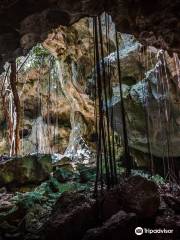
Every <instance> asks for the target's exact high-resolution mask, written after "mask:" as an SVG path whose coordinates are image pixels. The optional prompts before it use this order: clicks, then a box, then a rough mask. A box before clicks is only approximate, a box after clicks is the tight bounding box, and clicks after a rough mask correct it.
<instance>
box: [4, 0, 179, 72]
mask: <svg viewBox="0 0 180 240" xmlns="http://www.w3.org/2000/svg"><path fill="white" fill-rule="evenodd" d="M179 10H180V1H179V0H173V1H172V0H151V1H149V0H100V1H97V0H0V69H1V71H2V70H3V65H4V63H5V62H6V61H12V60H13V59H15V58H16V57H18V56H20V55H23V54H26V53H27V52H28V50H29V49H31V48H32V47H33V46H34V45H35V44H36V43H38V42H42V41H44V40H45V39H46V38H47V34H48V33H49V32H51V31H52V30H53V29H54V28H56V27H58V26H59V25H65V26H68V25H71V24H72V23H74V22H76V21H78V20H79V19H80V18H83V17H87V16H96V15H99V14H100V13H102V12H104V11H105V12H107V13H108V14H110V15H111V16H112V19H113V21H114V22H115V24H116V27H117V30H118V31H120V32H123V33H130V34H133V35H134V36H135V37H136V38H137V39H138V40H139V41H141V42H142V43H144V44H146V45H152V46H155V47H157V48H163V49H166V50H168V51H169V52H176V53H178V54H179V53H180V38H179V36H180V21H179V20H180V11H179Z"/></svg>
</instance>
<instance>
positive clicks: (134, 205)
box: [0, 155, 180, 240]
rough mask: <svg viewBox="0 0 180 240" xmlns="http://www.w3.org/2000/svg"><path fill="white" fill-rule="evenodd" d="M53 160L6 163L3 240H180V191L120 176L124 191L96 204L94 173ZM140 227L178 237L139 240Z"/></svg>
mask: <svg viewBox="0 0 180 240" xmlns="http://www.w3.org/2000/svg"><path fill="white" fill-rule="evenodd" d="M39 158H40V161H39ZM28 159H29V160H30V161H28ZM50 160H51V159H50V156H48V155H47V156H39V157H38V158H37V156H29V157H25V161H24V162H23V158H21V159H1V161H0V167H1V173H0V186H1V188H0V240H5V239H10V240H11V239H15V240H20V239H21V240H22V239H39V240H40V239H41V240H43V239H53V240H56V239H61V240H71V239H73V240H74V239H79V240H80V239H83V240H99V239H103V240H105V239H108V240H110V239H122V240H126V239H128V240H129V239H139V238H141V239H165V240H166V239H167V240H173V239H177V240H179V239H180V187H179V186H178V185H176V184H173V185H171V184H168V183H163V184H157V183H155V182H153V181H149V180H147V179H146V178H144V177H142V176H140V175H136V176H131V177H130V178H128V179H126V178H123V177H122V176H121V178H122V180H121V184H120V185H118V186H117V187H115V188H113V189H111V190H109V191H104V192H103V194H101V192H100V191H99V196H98V197H97V200H95V198H94V197H93V188H94V181H95V167H92V165H91V166H86V165H83V164H76V166H74V165H72V164H71V162H70V161H69V160H68V159H67V158H64V159H63V160H62V161H60V162H56V163H54V164H53V166H51V165H52V164H51V161H50ZM30 163H31V164H30ZM75 168H76V170H74V169H75ZM37 169H38V171H36V170H37ZM13 170H14V171H13ZM37 172H38V173H37ZM137 226H140V227H145V228H150V229H164V228H165V229H173V234H170V233H169V234H143V235H142V236H136V235H135V233H134V230H135V228H136V227H137Z"/></svg>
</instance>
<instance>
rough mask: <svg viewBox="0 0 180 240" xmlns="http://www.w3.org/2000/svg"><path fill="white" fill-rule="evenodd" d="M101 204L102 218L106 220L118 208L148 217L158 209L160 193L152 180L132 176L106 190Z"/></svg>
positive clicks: (118, 209)
mask: <svg viewBox="0 0 180 240" xmlns="http://www.w3.org/2000/svg"><path fill="white" fill-rule="evenodd" d="M102 204H103V207H102V213H103V220H107V219H108V218H110V217H111V216H112V215H113V214H115V213H117V212H118V211H120V210H125V211H128V212H134V213H136V214H137V215H138V216H140V217H143V218H146V217H147V218H148V217H153V216H154V215H155V214H156V212H157V211H158V208H159V205H160V195H159V192H158V187H157V185H156V184H155V183H154V182H152V181H149V180H147V179H146V178H143V177H141V176H133V177H130V178H129V179H128V180H127V182H125V183H123V184H122V185H121V186H119V187H116V188H114V189H112V190H111V191H109V192H107V193H106V194H105V196H104V199H103V203H102Z"/></svg>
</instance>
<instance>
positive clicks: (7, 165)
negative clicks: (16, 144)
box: [0, 155, 52, 187]
mask: <svg viewBox="0 0 180 240" xmlns="http://www.w3.org/2000/svg"><path fill="white" fill-rule="evenodd" d="M0 169H1V171H0V187H1V186H22V185H28V184H38V183H40V182H42V181H44V180H46V179H47V178H48V177H49V176H50V173H51V171H52V163H51V156H50V155H38V156H36V155H33V156H25V157H22V158H13V159H10V160H8V161H3V162H1V163H0Z"/></svg>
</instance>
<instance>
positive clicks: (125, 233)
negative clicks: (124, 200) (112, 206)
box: [83, 211, 136, 240]
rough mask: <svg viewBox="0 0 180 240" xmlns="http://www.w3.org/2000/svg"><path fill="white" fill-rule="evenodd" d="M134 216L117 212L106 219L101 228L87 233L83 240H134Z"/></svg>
mask: <svg viewBox="0 0 180 240" xmlns="http://www.w3.org/2000/svg"><path fill="white" fill-rule="evenodd" d="M135 225H136V215H135V214H134V213H126V212H124V211H119V212H118V213H116V214H115V215H113V216H112V217H111V218H110V219H108V220H107V221H106V222H105V223H104V224H103V225H102V227H98V228H94V229H90V230H89V231H87V233H86V234H85V236H84V237H83V240H99V239H101V240H109V239H111V240H117V239H123V240H126V239H127V240H130V239H135V238H134V237H135V234H133V233H134V229H135Z"/></svg>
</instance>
